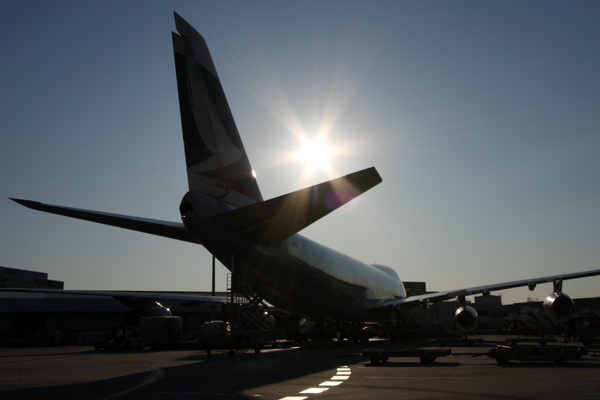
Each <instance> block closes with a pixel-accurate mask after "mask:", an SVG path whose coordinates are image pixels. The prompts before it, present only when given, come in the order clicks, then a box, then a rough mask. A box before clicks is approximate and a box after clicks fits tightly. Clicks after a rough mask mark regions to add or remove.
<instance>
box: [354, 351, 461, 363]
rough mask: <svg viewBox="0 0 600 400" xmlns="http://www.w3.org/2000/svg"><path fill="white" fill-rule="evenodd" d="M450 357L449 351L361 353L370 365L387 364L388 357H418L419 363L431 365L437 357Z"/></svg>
mask: <svg viewBox="0 0 600 400" xmlns="http://www.w3.org/2000/svg"><path fill="white" fill-rule="evenodd" d="M450 355H452V350H451V349H416V350H376V349H370V350H365V351H363V352H362V356H363V357H367V358H370V359H371V364H379V363H381V362H387V361H388V360H389V358H390V357H419V359H420V360H421V363H423V364H431V363H433V362H434V361H435V360H436V358H438V357H447V356H450Z"/></svg>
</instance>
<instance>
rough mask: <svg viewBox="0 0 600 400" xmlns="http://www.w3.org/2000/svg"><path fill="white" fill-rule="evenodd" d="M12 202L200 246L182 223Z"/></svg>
mask: <svg viewBox="0 0 600 400" xmlns="http://www.w3.org/2000/svg"><path fill="white" fill-rule="evenodd" d="M11 200H12V201H14V202H16V203H19V204H21V205H22V206H25V207H28V208H31V209H33V210H39V211H45V212H48V213H52V214H58V215H64V216H66V217H71V218H77V219H83V220H86V221H92V222H98V223H100V224H104V225H111V226H116V227H119V228H124V229H130V230H132V231H138V232H144V233H149V234H151V235H157V236H163V237H167V238H171V239H177V240H182V241H184V242H190V243H195V244H198V241H197V240H196V239H194V237H193V236H192V235H190V233H189V232H188V230H187V229H186V228H185V226H184V225H183V224H182V223H180V222H179V223H178V222H170V221H159V220H155V219H147V218H139V217H132V216H128V215H119V214H109V213H104V212H99V211H90V210H81V209H78V208H70V207H62V206H53V205H51V204H44V203H40V202H37V201H31V200H21V199H11Z"/></svg>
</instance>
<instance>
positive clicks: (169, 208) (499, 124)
mask: <svg viewBox="0 0 600 400" xmlns="http://www.w3.org/2000/svg"><path fill="white" fill-rule="evenodd" d="M173 10H175V11H177V12H178V13H179V14H180V15H181V16H182V17H183V18H184V19H186V20H187V21H188V22H189V23H190V24H192V25H193V26H194V27H195V28H196V29H197V30H198V31H199V32H200V33H201V34H202V35H203V36H204V37H205V39H206V41H207V43H208V46H209V48H210V50H211V53H212V56H213V59H214V62H215V65H216V67H217V70H218V73H219V76H220V78H221V82H222V84H223V86H224V89H225V92H226V95H227V97H228V100H229V104H230V106H231V109H232V111H233V114H234V117H235V119H236V123H237V126H238V129H239V131H240V133H241V135H242V139H243V140H244V144H245V147H246V150H247V151H248V154H249V157H250V161H251V163H252V166H253V168H254V169H255V170H256V171H257V174H258V182H259V185H260V187H261V190H262V193H263V196H264V197H265V198H272V197H275V196H278V195H281V194H284V193H287V192H290V191H293V190H297V189H300V188H302V187H304V186H307V185H310V184H316V183H319V182H322V181H325V180H327V179H330V178H333V177H336V176H341V175H345V174H348V173H351V172H354V171H357V170H360V169H363V168H367V167H370V166H375V167H376V168H377V169H378V171H379V173H380V174H381V176H382V177H383V183H382V184H380V185H379V186H376V187H375V188H374V189H372V190H371V191H369V192H367V193H366V194H364V195H362V196H360V197H359V198H358V199H357V200H355V201H353V202H351V203H350V204H348V205H346V206H344V207H342V208H341V209H340V210H338V211H336V212H334V213H332V214H331V215H329V216H327V217H326V218H324V219H322V220H320V221H319V222H317V223H315V224H314V225H312V226H311V227H309V228H308V229H306V230H304V231H303V232H302V233H303V234H305V235H306V236H308V237H310V238H312V239H314V240H317V241H320V242H322V243H323V244H325V245H328V246H330V247H332V248H334V249H336V250H340V251H342V252H345V253H347V254H349V255H351V256H353V257H355V258H357V259H359V260H362V261H366V262H377V263H380V264H385V265H389V266H391V267H393V268H394V269H395V270H396V271H398V273H399V275H400V277H401V278H402V279H403V280H408V281H426V282H427V287H428V289H430V290H446V289H457V288H461V287H467V286H474V285H480V284H486V283H494V282H503V281H509V280H517V279H524V278H529V277H536V276H545V275H551V274H557V273H567V272H577V271H585V270H589V269H596V268H600V262H599V261H600V240H599V239H600V185H599V181H600V132H599V126H600V48H599V46H600V2H552V1H543V2H542V1H528V2H522V1H516V2H510V1H502V2H488V1H486V2H478V1H476V2H470V1H461V2H449V1H441V2H434V1H411V2H402V1H390V2H386V1H377V2H353V1H347V0H344V1H325V2H323V1H314V2H313V1H303V2H279V1H263V2H248V1H214V2H213V1H205V2H202V1H181V2H179V1H175V2H163V1H154V2H148V1H127V2H123V1H98V2H89V1H86V2H81V1H52V2H50V1H40V2H34V1H7V0H6V1H2V2H0V40H1V43H2V45H1V46H0V60H1V67H0V74H1V76H0V110H1V117H0V135H1V136H0V168H1V171H2V175H1V181H0V194H1V195H2V196H1V197H3V198H4V199H3V200H0V265H2V266H6V267H13V268H21V269H31V270H37V271H43V272H47V273H49V278H50V279H56V280H62V281H65V287H66V288H68V289H123V290H124V289H135V290H210V285H211V283H210V269H211V268H210V262H211V257H210V255H209V254H208V253H207V252H206V251H205V250H204V248H202V247H201V246H194V245H192V244H189V243H183V242H178V241H174V240H170V239H165V238H160V237H154V236H151V235H146V234H142V233H137V232H131V231H126V230H122V229H118V228H113V227H108V226H102V225H98V224H94V223H90V222H85V221H79V220H74V219H69V218H65V217H59V216H56V215H51V214H46V213H41V212H37V211H33V210H29V209H27V208H24V207H22V206H19V205H17V204H15V203H13V202H11V201H9V200H8V199H7V197H16V198H24V199H30V200H38V201H42V202H46V203H50V204H58V205H65V206H72V207H77V208H84V209H92V210H98V211H107V212H113V213H119V214H127V215H135V216H140V217H147V218H154V219H163V220H172V221H179V220H180V219H179V212H178V206H179V202H180V200H181V197H182V196H183V195H184V194H185V192H186V191H187V179H186V175H185V163H184V154H183V145H182V140H181V124H180V119H179V104H178V98H177V87H176V80H175V68H174V61H173V51H172V45H171V31H174V30H175V24H174V20H173ZM318 133H322V134H325V136H326V143H327V145H329V146H331V147H334V148H335V149H336V154H335V156H334V157H332V158H331V159H330V165H331V169H330V170H329V171H315V172H313V173H311V174H307V173H306V172H305V169H304V164H303V163H302V162H301V161H299V160H297V159H295V158H294V157H293V154H294V153H295V152H297V151H299V150H300V149H301V147H302V144H301V141H300V137H301V135H303V134H304V135H308V136H310V137H313V138H314V137H316V136H317V134H318ZM218 270H219V274H218V276H217V286H218V287H217V289H218V290H224V289H225V274H226V270H225V268H224V267H223V266H219V268H218ZM599 284H600V278H598V277H596V278H588V279H582V280H578V281H569V282H567V283H566V284H565V287H564V289H565V291H566V292H567V293H569V294H570V295H571V296H572V297H592V296H600V290H598V287H599ZM550 291H551V285H549V284H547V285H540V286H539V287H538V289H537V290H536V291H535V292H529V291H528V290H527V289H514V290H509V291H505V292H502V295H503V301H504V302H512V301H525V300H526V298H527V297H533V298H540V299H541V298H543V297H545V296H546V295H547V294H548V293H550Z"/></svg>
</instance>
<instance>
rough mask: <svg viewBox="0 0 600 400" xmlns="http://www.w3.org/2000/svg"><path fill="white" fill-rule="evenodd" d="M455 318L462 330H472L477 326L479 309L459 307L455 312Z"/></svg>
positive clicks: (466, 331)
mask: <svg viewBox="0 0 600 400" xmlns="http://www.w3.org/2000/svg"><path fill="white" fill-rule="evenodd" d="M454 320H455V321H456V325H457V326H458V328H459V329H460V330H461V331H463V332H465V333H468V332H471V331H473V330H475V328H477V311H475V309H474V308H472V307H468V306H464V307H459V308H457V309H456V311H455V312H454Z"/></svg>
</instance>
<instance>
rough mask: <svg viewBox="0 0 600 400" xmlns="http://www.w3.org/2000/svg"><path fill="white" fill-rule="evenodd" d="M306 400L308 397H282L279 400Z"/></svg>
mask: <svg viewBox="0 0 600 400" xmlns="http://www.w3.org/2000/svg"><path fill="white" fill-rule="evenodd" d="M305 399H308V396H304V397H302V396H288V397H282V398H281V399H279V400H305Z"/></svg>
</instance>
